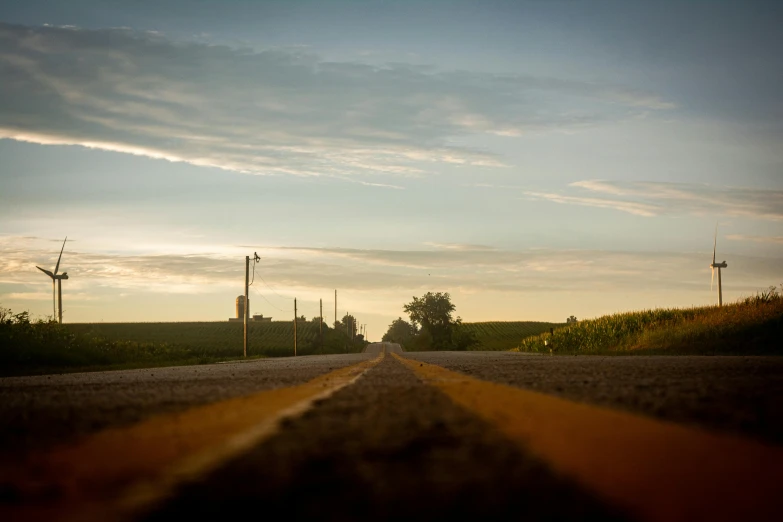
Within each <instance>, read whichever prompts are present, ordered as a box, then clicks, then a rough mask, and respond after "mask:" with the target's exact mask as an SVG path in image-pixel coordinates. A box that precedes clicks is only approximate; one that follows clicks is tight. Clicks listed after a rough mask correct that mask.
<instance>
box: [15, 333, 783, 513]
mask: <svg viewBox="0 0 783 522" xmlns="http://www.w3.org/2000/svg"><path fill="white" fill-rule="evenodd" d="M385 352H386V350H385V346H384V349H383V350H381V351H380V353H379V354H378V356H377V357H376V358H375V359H372V360H368V361H364V362H361V363H358V364H356V365H353V366H348V367H346V368H341V369H338V370H335V371H333V372H330V373H327V374H325V375H322V376H320V377H316V378H315V379H313V380H311V381H309V382H307V383H304V384H301V385H298V386H292V387H288V388H280V389H275V390H268V391H263V392H259V393H256V394H254V395H250V396H247V397H238V398H235V399H230V400H226V401H222V402H219V403H214V404H209V405H206V406H200V407H196V408H193V409H191V410H187V411H184V412H182V413H178V414H173V415H160V416H156V417H152V418H150V419H148V420H146V421H142V422H140V423H138V424H135V425H131V426H128V427H120V428H112V429H108V430H105V431H102V432H99V433H96V434H94V435H91V436H88V437H86V438H84V439H82V440H81V441H79V442H76V443H74V444H71V445H68V446H63V447H60V448H55V449H53V450H51V451H48V452H46V453H42V454H40V455H37V456H34V457H31V458H30V459H29V460H28V461H27V463H26V465H25V467H24V469H20V468H19V467H15V468H13V469H11V468H9V469H0V489H5V490H6V492H8V491H11V492H13V493H14V494H16V495H17V497H18V503H16V504H9V503H6V504H0V520H3V521H5V520H13V521H27V520H47V521H49V520H67V521H95V520H101V521H103V520H122V519H126V518H131V517H133V516H134V515H136V514H138V513H141V512H143V510H144V509H145V508H147V507H149V506H150V505H151V504H153V503H155V502H156V501H160V500H162V499H164V498H166V497H167V496H169V495H170V494H171V493H172V492H173V490H174V488H175V487H176V486H177V485H179V484H181V483H183V482H186V481H189V480H193V479H194V478H197V477H201V476H204V475H206V474H208V473H209V472H210V471H212V470H214V469H215V468H217V467H218V466H220V465H221V464H222V463H224V462H226V461H227V460H228V459H230V458H232V457H234V456H237V455H239V454H241V453H243V452H245V451H247V450H248V449H250V448H252V447H253V446H255V445H257V444H258V443H259V442H261V441H263V440H264V439H265V438H267V437H269V436H270V435H272V434H274V433H275V432H276V430H277V429H278V427H279V425H280V421H281V420H282V419H284V418H286V417H289V416H293V415H297V414H300V413H302V412H304V411H305V410H307V409H308V408H310V407H311V406H312V405H313V403H314V402H315V401H318V400H319V399H323V398H326V397H329V396H330V395H332V394H333V393H335V392H336V391H337V390H339V389H341V388H344V387H346V386H348V385H350V384H352V383H353V382H355V381H356V380H357V379H358V378H359V377H360V376H361V375H363V374H364V373H365V372H366V371H367V370H369V369H370V368H372V367H373V366H374V365H376V364H378V363H379V362H380V361H381V360H382V359H383V358H384V356H385ZM392 355H393V356H394V357H395V358H397V360H399V361H400V362H401V363H402V364H404V365H406V366H407V367H408V368H410V369H411V370H412V371H413V372H414V373H415V374H416V375H417V376H418V377H419V378H420V379H421V380H422V381H423V382H424V383H425V384H427V385H430V386H434V387H436V388H437V389H439V390H441V391H442V392H443V393H445V394H446V395H447V396H448V397H449V398H450V399H451V400H452V401H453V402H454V403H456V404H457V405H459V406H461V407H463V408H465V409H466V410H468V411H469V412H472V413H473V414H475V415H477V416H479V417H480V418H482V419H484V420H485V421H486V422H487V423H488V425H490V426H492V427H494V428H495V429H498V430H499V431H500V432H501V433H503V434H504V435H505V436H506V437H508V438H509V439H511V440H512V441H514V442H516V443H517V444H518V445H519V446H520V448H521V449H523V450H524V451H530V452H532V453H533V454H534V455H536V456H537V457H538V458H540V459H541V460H543V461H545V462H546V463H548V464H549V465H550V467H551V468H552V469H553V470H554V471H555V472H556V473H558V474H560V475H562V476H565V477H568V478H570V479H572V480H574V481H575V482H576V483H578V484H580V485H581V486H583V487H584V488H586V489H587V490H589V491H592V492H593V493H594V494H596V496H598V497H599V498H602V499H604V500H605V501H607V502H609V503H610V504H613V505H615V506H618V507H620V508H622V509H624V510H625V511H626V512H627V513H628V514H630V515H631V516H632V517H634V518H637V519H639V520H644V521H650V522H653V521H654V522H668V521H695V520H709V521H737V520H742V521H745V520H779V519H783V517H781V516H780V514H781V513H783V510H781V507H780V506H781V501H780V499H781V498H783V449H781V448H778V447H772V446H768V445H764V444H761V443H759V442H754V441H751V440H747V439H743V438H740V437H733V436H728V435H718V434H713V433H709V432H706V431H703V430H699V429H694V428H687V427H683V426H679V425H676V424H672V423H667V422H661V421H656V420H653V419H649V418H646V417H641V416H638V415H633V414H629V413H623V412H619V411H614V410H610V409H606V408H599V407H595V406H590V405H585V404H579V403H574V402H571V401H567V400H564V399H559V398H556V397H551V396H548V395H543V394H540V393H535V392H531V391H526V390H522V389H519V388H514V387H511V386H505V385H500V384H495V383H491V382H486V381H481V380H478V379H475V378H472V377H469V376H466V375H463V374H459V373H456V372H452V371H449V370H446V369H444V368H442V367H439V366H435V365H431V364H427V363H422V362H418V361H413V360H410V359H406V358H404V357H401V356H399V355H398V354H396V353H392ZM477 465H480V463H477ZM6 496H7V495H6Z"/></svg>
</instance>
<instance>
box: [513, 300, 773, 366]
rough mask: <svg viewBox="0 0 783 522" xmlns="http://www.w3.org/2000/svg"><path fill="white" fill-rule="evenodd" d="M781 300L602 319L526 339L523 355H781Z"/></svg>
mask: <svg viewBox="0 0 783 522" xmlns="http://www.w3.org/2000/svg"><path fill="white" fill-rule="evenodd" d="M781 338H783V296H781V295H780V294H779V293H778V292H777V291H776V290H774V289H773V290H771V291H770V292H766V293H762V294H759V295H758V296H755V297H751V298H748V299H745V300H743V301H741V302H738V303H735V304H730V305H726V306H723V307H717V306H707V307H699V308H685V309H678V308H671V309H657V310H645V311H640V312H629V313H622V314H615V315H607V316H604V317H599V318H597V319H590V320H587V321H580V322H578V323H574V324H570V325H568V326H565V327H563V328H556V329H555V330H554V334H553V335H549V334H543V335H539V336H535V337H529V338H527V339H526V340H524V341H523V342H521V343H520V344H519V347H518V350H519V351H524V352H538V353H549V352H550V350H552V352H553V353H554V354H624V353H627V354H640V353H647V354H672V355H677V354H703V355H714V354H748V355H750V354H781V353H783V343H781V342H780V339H781Z"/></svg>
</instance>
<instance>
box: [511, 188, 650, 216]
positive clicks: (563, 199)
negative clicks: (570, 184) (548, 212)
mask: <svg viewBox="0 0 783 522" xmlns="http://www.w3.org/2000/svg"><path fill="white" fill-rule="evenodd" d="M525 195H526V196H528V197H529V198H531V199H540V200H546V201H552V202H554V203H561V204H571V205H581V206H584V207H597V208H610V209H614V210H619V211H622V212H627V213H629V214H635V215H637V216H647V217H649V216H656V215H658V213H659V212H660V210H661V209H660V207H658V206H656V205H650V204H647V203H639V202H635V201H620V200H614V199H604V198H586V197H579V196H565V195H562V194H555V193H551V192H529V191H526V192H525Z"/></svg>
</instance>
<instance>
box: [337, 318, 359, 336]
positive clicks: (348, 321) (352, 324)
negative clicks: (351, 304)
mask: <svg viewBox="0 0 783 522" xmlns="http://www.w3.org/2000/svg"><path fill="white" fill-rule="evenodd" d="M334 328H335V330H337V331H339V332H345V334H346V335H347V336H348V337H350V338H353V337H356V332H357V324H356V318H355V317H354V316H352V315H350V314H345V315H344V316H343V318H342V320H340V321H337V322H336V323H335V325H334Z"/></svg>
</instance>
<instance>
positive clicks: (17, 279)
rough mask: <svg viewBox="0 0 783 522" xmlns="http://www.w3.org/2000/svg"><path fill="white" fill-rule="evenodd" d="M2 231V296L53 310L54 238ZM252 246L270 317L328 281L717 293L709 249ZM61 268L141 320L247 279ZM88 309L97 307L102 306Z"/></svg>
mask: <svg viewBox="0 0 783 522" xmlns="http://www.w3.org/2000/svg"><path fill="white" fill-rule="evenodd" d="M5 239H6V240H5V241H0V304H2V305H3V306H11V307H12V308H14V309H17V308H19V307H24V306H28V304H31V305H32V304H36V302H37V306H38V309H39V310H40V311H42V312H47V313H48V307H49V303H51V301H50V300H51V293H50V290H51V282H50V281H49V279H48V278H46V277H44V276H43V275H42V274H40V273H38V271H37V270H36V269H35V263H36V262H39V263H40V262H41V260H45V259H47V258H48V257H49V256H51V245H50V243H48V242H47V241H45V240H24V241H22V240H19V241H15V239H17V238H8V237H6V238H5ZM705 247H711V245H705ZM251 248H252V249H253V250H256V251H258V252H259V254H261V257H262V260H261V263H260V264H259V265H258V266H257V272H256V278H255V283H254V285H253V286H252V287H251V293H252V294H253V296H255V298H256V299H255V303H257V306H259V305H258V303H261V302H263V303H265V304H264V305H263V306H264V307H266V306H269V311H270V312H272V313H273V314H274V315H276V316H277V315H280V314H281V313H282V312H285V313H286V314H288V313H289V312H290V311H291V307H292V298H293V297H297V298H299V299H300V303H302V302H304V303H307V302H309V303H310V305H311V306H310V308H309V309H308V310H309V311H308V312H307V313H308V314H310V313H312V311H313V310H317V309H318V308H317V303H318V300H319V299H320V298H323V297H325V296H330V295H332V292H333V289H335V288H339V289H340V295H341V296H345V295H350V296H352V297H351V302H352V303H353V304H352V305H351V306H358V305H357V304H356V303H358V302H360V301H361V302H362V303H363V305H362V306H366V308H365V309H364V311H365V312H366V311H369V310H370V309H372V311H373V313H382V314H387V315H389V316H390V317H391V316H392V315H393V316H394V317H396V316H397V315H399V314H400V306H401V304H402V303H403V302H405V301H404V299H409V298H410V296H412V295H420V294H421V293H423V292H426V291H430V290H439V291H449V292H452V293H454V294H460V295H468V294H474V295H475V294H484V295H490V294H497V293H502V294H504V295H506V296H507V297H508V298H509V299H511V300H516V301H518V302H529V303H534V302H535V299H536V296H539V297H545V298H546V299H548V300H555V301H557V300H558V299H559V300H562V301H563V305H562V306H566V305H567V304H568V303H569V302H570V300H571V299H572V298H573V296H574V295H575V293H580V294H581V295H582V296H583V299H588V300H591V301H592V300H594V299H596V297H595V296H597V295H601V296H605V295H608V294H612V295H615V296H617V295H620V296H622V295H626V296H628V295H637V294H639V295H643V294H644V292H652V293H655V294H658V295H660V294H661V293H662V292H663V293H666V292H670V293H671V295H677V296H683V295H686V296H691V297H692V301H691V302H694V303H698V302H704V301H705V300H707V299H709V298H710V296H711V295H712V294H710V293H709V278H710V272H709V268H708V263H709V259H710V255H711V251H709V252H708V251H706V250H705V251H704V252H694V253H677V252H632V251H629V252H623V251H600V250H556V249H536V250H532V249H529V250H504V249H498V248H494V249H493V248H489V247H481V246H479V245H449V244H445V245H440V246H439V245H438V244H433V245H427V246H426V248H424V247H423V248H422V249H416V250H383V249H347V248H329V247H324V248H303V247H295V246H270V245H266V246H264V245H258V246H251ZM228 249H230V248H229V247H226V250H228ZM730 265H731V269H730V272H731V274H730V277H729V276H727V277H729V278H728V279H727V281H730V283H727V286H726V288H724V289H727V288H729V289H730V291H732V292H734V293H735V294H738V293H740V292H743V293H745V294H750V293H752V292H753V291H755V289H757V288H766V287H767V286H768V285H769V284H773V283H775V282H777V281H778V279H779V276H780V273H781V270H782V269H783V260H781V259H780V258H768V257H767V258H761V257H751V256H741V255H732V256H731V259H730ZM63 268H64V269H66V270H67V271H68V273H69V274H70V275H71V279H69V280H68V281H66V282H65V284H64V286H63V291H64V293H65V294H66V295H67V300H68V302H69V303H77V302H79V301H85V303H84V305H83V306H87V307H89V306H97V307H100V306H101V305H93V304H91V303H95V302H97V303H103V304H107V303H108V304H112V305H116V304H117V300H118V299H119V297H120V296H121V295H122V294H125V295H127V294H132V295H133V296H134V297H133V298H134V299H136V300H139V299H145V300H147V302H149V303H150V305H149V312H148V314H147V315H145V312H144V311H143V310H136V311H134V314H135V315H134V317H135V318H136V320H154V319H155V318H156V317H158V316H159V314H160V313H161V310H159V309H156V307H155V305H154V304H153V303H155V302H156V301H160V300H161V299H164V298H165V299H170V298H172V296H174V297H176V296H177V295H179V296H180V298H182V299H194V300H197V299H200V300H201V302H205V300H207V301H208V300H210V299H212V300H213V301H214V300H221V302H225V303H227V304H228V303H230V302H232V300H233V298H234V297H235V296H236V295H237V294H238V293H241V289H242V283H243V281H244V262H243V260H242V258H241V257H240V256H238V255H234V256H225V255H217V254H206V253H202V254H195V255H183V254H178V253H170V254H161V255H131V254H111V253H103V252H89V251H81V250H79V249H77V248H72V249H69V251H68V256H67V258H66V259H64V267H63ZM262 275H263V279H262V278H261V277H262ZM556 295H559V296H561V297H559V298H558V297H554V296H556ZM584 296H589V297H584ZM91 300H92V301H91ZM341 302H342V301H341ZM663 302H665V300H664V301H663ZM266 303H268V305H267V304H266ZM303 306H304V305H303ZM530 306H531V307H534V305H532V304H531V305H530ZM568 306H570V305H568ZM617 306H620V305H619V304H618V305H617ZM302 309H303V308H302V307H300V310H302ZM351 310H353V308H351ZM531 310H532V308H531ZM39 313H41V312H39ZM93 313H94V314H97V315H96V317H101V315H100V310H99V309H96V310H94V312H93ZM226 313H228V312H226ZM520 313H521V312H520ZM531 313H532V312H531ZM520 318H526V316H524V315H523V316H520Z"/></svg>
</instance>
